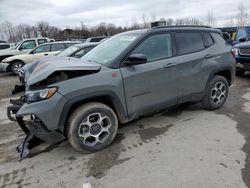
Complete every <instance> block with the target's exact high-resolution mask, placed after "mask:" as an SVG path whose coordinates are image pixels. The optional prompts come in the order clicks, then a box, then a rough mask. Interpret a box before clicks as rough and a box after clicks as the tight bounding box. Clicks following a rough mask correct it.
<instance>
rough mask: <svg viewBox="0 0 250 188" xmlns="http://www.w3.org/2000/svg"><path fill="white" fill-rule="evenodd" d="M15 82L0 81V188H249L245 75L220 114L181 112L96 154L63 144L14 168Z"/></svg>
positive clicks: (127, 129) (125, 132) (153, 119)
mask: <svg viewBox="0 0 250 188" xmlns="http://www.w3.org/2000/svg"><path fill="white" fill-rule="evenodd" d="M17 82H18V80H17V78H16V77H15V76H12V75H9V74H3V73H0V85H1V90H0V187H18V188H21V187H25V188H26V187H32V188H34V187H53V188H54V187H83V184H85V183H90V184H91V186H92V188H120V187H121V188H128V187H131V188H137V187H138V188H142V187H150V188H162V187H171V188H175V187H176V188H182V187H183V188H196V187H197V188H201V187H205V188H210V187H216V188H218V187H232V188H236V187H237V188H243V187H250V123H249V122H250V87H249V86H250V75H248V76H245V77H243V78H237V79H236V81H235V84H234V85H233V86H232V87H231V90H230V96H229V99H228V101H227V103H226V104H225V106H224V107H223V108H222V109H220V110H217V111H206V110H204V109H202V107H201V106H200V105H199V104H195V105H189V106H187V105H185V106H180V107H177V108H175V109H172V110H169V111H164V112H161V113H158V114H155V115H153V116H150V117H146V118H142V119H140V120H137V121H134V122H131V123H129V124H127V125H125V126H122V127H121V128H120V130H119V134H118V136H117V138H116V140H115V143H114V144H112V146H111V147H109V148H107V149H105V150H103V151H101V152H98V153H94V154H88V155H86V154H81V153H78V152H76V151H74V150H73V149H72V148H71V147H70V146H69V144H68V143H67V142H63V143H62V144H60V145H59V146H58V147H56V148H54V149H53V150H51V151H49V152H45V153H42V154H40V155H37V156H35V157H33V158H29V159H26V160H24V161H22V162H21V163H20V162H18V155H17V152H16V150H15V147H16V146H17V145H18V144H19V143H20V141H21V140H22V139H23V137H24V134H23V133H22V131H21V130H20V129H19V128H18V126H17V125H16V124H15V123H12V122H10V121H9V120H8V119H7V117H6V106H7V105H8V100H9V98H10V97H11V95H10V94H11V89H12V88H13V86H14V85H15V83H17Z"/></svg>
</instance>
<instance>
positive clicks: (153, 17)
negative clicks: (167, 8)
mask: <svg viewBox="0 0 250 188" xmlns="http://www.w3.org/2000/svg"><path fill="white" fill-rule="evenodd" d="M155 21H156V14H155V13H154V12H153V13H151V22H155Z"/></svg>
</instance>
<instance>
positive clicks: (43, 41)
mask: <svg viewBox="0 0 250 188" xmlns="http://www.w3.org/2000/svg"><path fill="white" fill-rule="evenodd" d="M37 42H38V44H39V45H41V44H44V43H46V42H47V39H38V41H37Z"/></svg>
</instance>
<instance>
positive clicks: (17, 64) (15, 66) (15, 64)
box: [10, 61, 24, 74]
mask: <svg viewBox="0 0 250 188" xmlns="http://www.w3.org/2000/svg"><path fill="white" fill-rule="evenodd" d="M23 66H24V63H23V62H21V61H14V62H13V63H12V64H11V68H10V69H11V72H13V73H14V74H19V72H18V70H19V69H20V68H22V67H23Z"/></svg>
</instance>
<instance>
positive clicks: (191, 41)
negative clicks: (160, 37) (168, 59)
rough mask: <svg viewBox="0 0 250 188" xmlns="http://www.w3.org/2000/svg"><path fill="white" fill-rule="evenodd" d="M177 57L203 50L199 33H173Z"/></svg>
mask: <svg viewBox="0 0 250 188" xmlns="http://www.w3.org/2000/svg"><path fill="white" fill-rule="evenodd" d="M175 41H176V50H177V55H184V54H189V53H194V52H199V51H202V50H204V49H205V46H204V42H203V39H202V35H201V33H200V32H190V31H188V32H177V33H175Z"/></svg>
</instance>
